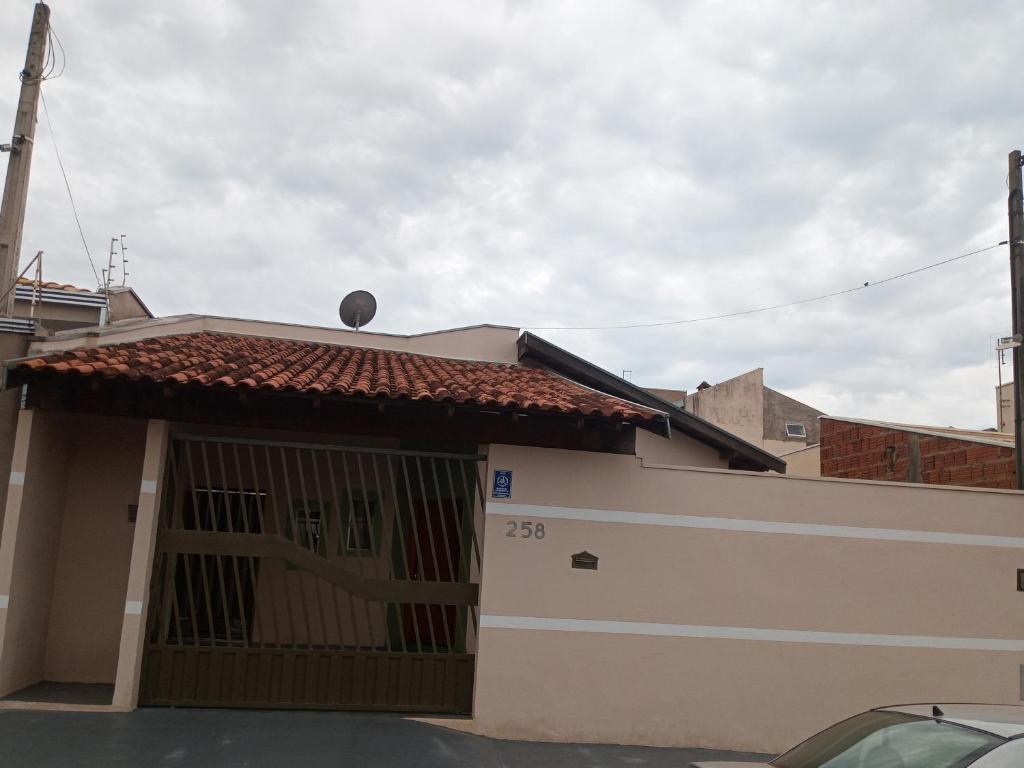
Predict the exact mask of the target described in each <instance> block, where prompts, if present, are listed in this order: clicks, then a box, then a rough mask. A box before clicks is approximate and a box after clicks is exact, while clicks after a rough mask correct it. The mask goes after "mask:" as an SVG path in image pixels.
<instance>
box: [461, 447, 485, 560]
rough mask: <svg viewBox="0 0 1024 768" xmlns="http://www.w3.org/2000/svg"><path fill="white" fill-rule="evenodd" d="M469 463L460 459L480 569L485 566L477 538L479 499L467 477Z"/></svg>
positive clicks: (474, 469)
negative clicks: (477, 505)
mask: <svg viewBox="0 0 1024 768" xmlns="http://www.w3.org/2000/svg"><path fill="white" fill-rule="evenodd" d="M468 463H469V462H467V461H465V460H460V461H459V472H460V473H461V474H462V486H463V488H464V489H465V490H466V501H467V502H468V503H469V509H468V510H467V512H468V513H469V530H470V532H471V533H472V535H473V557H474V559H475V560H476V568H477V570H478V571H479V570H481V569H482V568H483V560H482V558H481V555H480V543H479V541H478V540H477V535H476V500H477V497H476V492H475V489H474V488H473V484H471V483H470V482H469V479H468V478H467V477H466V464H468ZM473 471H474V472H476V471H477V468H476V466H475V465H473ZM482 493H483V490H482V489H481V494H482ZM480 504H481V505H483V496H482V495H481V497H480Z"/></svg>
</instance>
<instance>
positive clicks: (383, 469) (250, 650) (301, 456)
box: [140, 436, 484, 713]
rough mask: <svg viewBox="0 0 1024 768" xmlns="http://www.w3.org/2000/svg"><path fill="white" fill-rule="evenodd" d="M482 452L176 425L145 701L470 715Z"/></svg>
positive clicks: (145, 668)
mask: <svg viewBox="0 0 1024 768" xmlns="http://www.w3.org/2000/svg"><path fill="white" fill-rule="evenodd" d="M482 458H483V457H480V456H470V455H455V454H438V453H424V452H409V451H392V450H383V449H373V448H355V447H347V446H344V447H341V446H330V445H320V444H299V443H271V442H261V441H250V440H238V439H232V440H226V439H221V438H214V437H197V436H187V437H177V438H175V439H174V440H173V443H172V446H171V450H170V451H169V455H168V466H167V472H166V478H167V479H166V483H165V485H166V493H165V495H164V498H163V500H162V504H161V510H160V523H159V530H158V535H157V554H156V560H155V562H154V569H153V580H152V583H151V590H150V600H151V602H150V611H149V619H148V626H147V642H146V649H145V655H144V659H143V675H142V684H141V690H140V703H142V704H151V705H174V706H203V707H266V708H302V709H358V710H382V711H401V712H430V713H459V712H469V711H470V708H471V704H472V693H473V672H474V654H475V650H476V644H477V630H478V611H477V607H478V604H479V577H480V547H479V538H478V535H479V532H480V531H481V530H482V525H483V511H484V510H483V494H482V486H481V479H480V469H479V467H480V465H479V462H480V460H481V459H482Z"/></svg>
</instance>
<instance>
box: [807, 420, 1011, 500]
mask: <svg viewBox="0 0 1024 768" xmlns="http://www.w3.org/2000/svg"><path fill="white" fill-rule="evenodd" d="M1014 455H1015V453H1014V437H1013V435H1012V434H1008V433H1003V432H989V431H975V430H968V429H954V428H952V427H928V426H919V425H914V424H895V423H892V422H887V421H868V420H865V419H842V418H838V417H831V416H827V417H822V419H821V475H822V477H845V478H855V479H859V480H889V481H898V482H906V483H929V484H933V485H958V486H966V487H971V488H1008V489H1009V488H1016V478H1017V471H1016V466H1015V459H1014Z"/></svg>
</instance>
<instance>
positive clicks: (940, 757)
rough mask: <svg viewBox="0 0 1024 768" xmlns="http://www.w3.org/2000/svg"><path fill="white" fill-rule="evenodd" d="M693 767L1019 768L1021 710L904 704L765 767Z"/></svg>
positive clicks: (759, 766) (713, 767)
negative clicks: (969, 767)
mask: <svg viewBox="0 0 1024 768" xmlns="http://www.w3.org/2000/svg"><path fill="white" fill-rule="evenodd" d="M692 765H693V766H694V768H967V766H971V768H1024V707H1017V706H1009V705H997V704H910V705H906V706H897V707H882V708H879V709H872V710H871V711H870V712H864V713H862V714H859V715H855V716H854V717H851V718H850V719H849V720H843V721H842V722H841V723H836V724H835V725H833V726H832V727H831V728H826V729H825V730H824V731H822V732H821V733H819V734H818V735H817V736H812V737H811V738H809V739H808V740H807V741H805V742H804V743H803V744H800V745H799V746H796V747H794V748H793V749H791V750H790V751H789V752H787V753H786V754H784V755H781V756H780V757H776V758H775V759H774V760H772V761H771V762H769V763H728V762H725V763H723V762H711V763H693V764H692Z"/></svg>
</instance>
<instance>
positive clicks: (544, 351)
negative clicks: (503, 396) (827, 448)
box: [518, 331, 786, 474]
mask: <svg viewBox="0 0 1024 768" xmlns="http://www.w3.org/2000/svg"><path fill="white" fill-rule="evenodd" d="M518 350H519V359H520V360H523V359H524V358H526V359H530V360H533V361H535V362H537V363H540V364H542V365H546V366H548V367H550V368H552V369H553V370H555V371H558V372H559V373H562V374H563V375H565V376H567V377H569V378H571V379H574V380H576V381H579V383H581V384H585V385H586V386H590V387H593V388H594V389H597V390H599V391H601V392H604V393H606V394H610V395H614V396H616V397H621V398H622V399H624V400H629V401H631V402H634V403H637V404H639V405H643V406H646V407H648V408H653V409H655V410H658V411H663V412H664V413H666V414H668V419H669V422H670V423H671V426H672V427H673V428H675V429H678V430H679V431H680V432H683V433H685V434H687V435H689V436H690V437H693V438H695V439H697V440H699V441H701V442H703V443H705V444H707V445H711V446H713V447H714V448H717V449H718V450H719V451H721V452H722V453H723V454H726V455H731V456H733V457H735V459H736V460H737V463H740V464H743V465H745V466H744V468H751V469H756V470H761V471H766V470H771V471H774V472H779V473H782V474H785V472H786V462H785V461H784V460H783V459H780V458H779V457H778V456H775V455H773V454H771V453H768V452H767V451H765V450H763V449H761V448H758V447H757V446H756V445H753V444H751V443H748V442H747V441H746V440H743V439H742V438H739V437H737V436H736V435H734V434H732V433H731V432H728V431H726V430H724V429H722V428H721V427H718V426H716V425H714V424H712V423H711V422H710V421H706V420H704V419H702V418H700V417H699V416H695V415H694V414H692V413H690V412H689V411H686V410H683V409H682V408H680V407H678V406H676V405H673V404H672V403H671V402H669V401H668V400H664V399H663V398H660V397H658V396H657V395H652V394H651V393H650V392H648V391H647V390H645V389H643V388H642V387H638V386H637V385H635V384H633V383H632V382H629V381H626V380H625V379H623V378H621V377H619V376H616V375H615V374H614V373H611V372H610V371H606V370H605V369H603V368H601V367H599V366H597V365H594V364H593V363H591V362H589V361H587V360H584V359H583V358H582V357H579V356H577V355H574V354H572V353H571V352H568V351H566V350H564V349H562V348H561V347H559V346H557V345H555V344H552V343H551V342H550V341H547V340H545V339H542V338H541V337H539V336H537V335H535V334H532V333H530V332H529V331H524V332H523V334H522V335H521V336H520V337H519V341H518Z"/></svg>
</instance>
